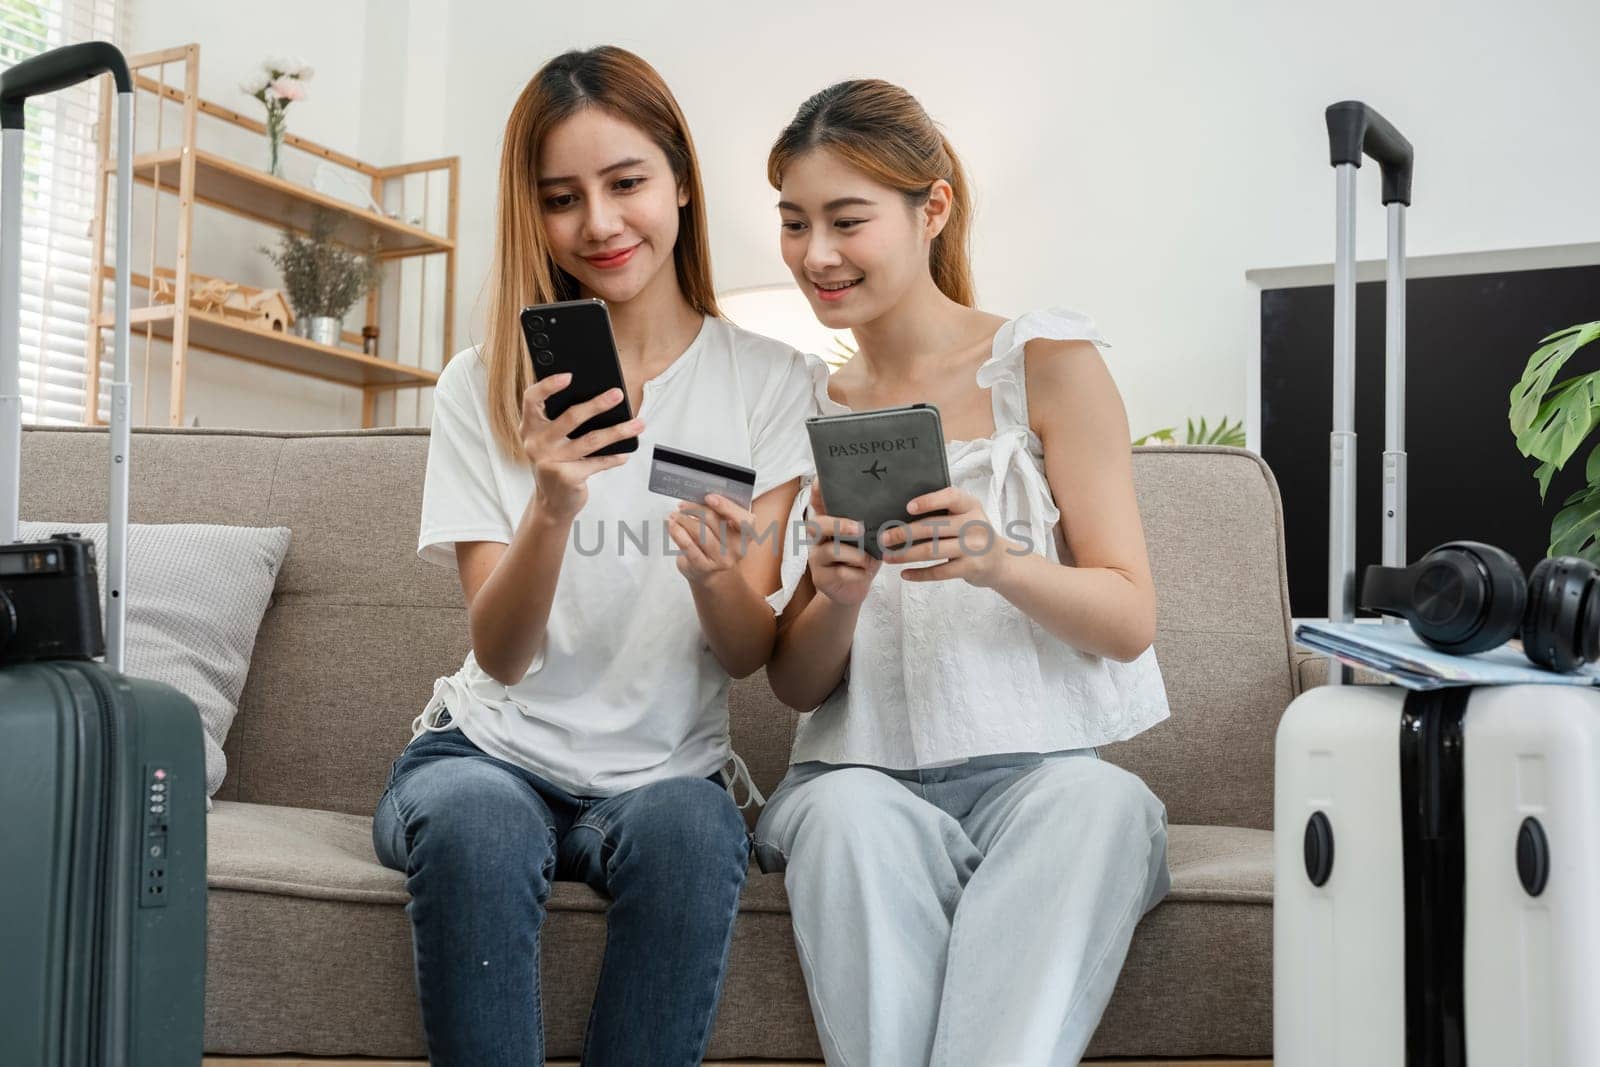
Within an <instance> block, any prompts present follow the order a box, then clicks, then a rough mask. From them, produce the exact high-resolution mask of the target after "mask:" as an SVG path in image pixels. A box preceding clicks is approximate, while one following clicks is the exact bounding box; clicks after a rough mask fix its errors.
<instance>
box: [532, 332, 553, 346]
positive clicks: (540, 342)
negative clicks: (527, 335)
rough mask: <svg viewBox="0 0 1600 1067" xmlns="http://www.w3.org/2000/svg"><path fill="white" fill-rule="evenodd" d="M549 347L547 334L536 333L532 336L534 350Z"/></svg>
mask: <svg viewBox="0 0 1600 1067" xmlns="http://www.w3.org/2000/svg"><path fill="white" fill-rule="evenodd" d="M549 345H550V335H549V334H547V333H536V334H534V335H533V347H535V348H547V347H549Z"/></svg>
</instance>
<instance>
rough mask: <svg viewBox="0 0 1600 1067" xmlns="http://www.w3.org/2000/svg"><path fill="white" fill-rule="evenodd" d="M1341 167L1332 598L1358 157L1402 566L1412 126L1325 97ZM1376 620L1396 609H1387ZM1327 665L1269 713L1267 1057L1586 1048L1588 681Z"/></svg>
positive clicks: (1343, 602) (1593, 767)
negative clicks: (1367, 174)
mask: <svg viewBox="0 0 1600 1067" xmlns="http://www.w3.org/2000/svg"><path fill="white" fill-rule="evenodd" d="M1328 130H1329V140H1330V146H1331V149H1332V156H1333V163H1334V166H1335V167H1336V169H1337V172H1338V215H1339V218H1338V242H1337V245H1338V255H1337V265H1336V270H1335V296H1334V308H1335V318H1334V335H1335V343H1334V426H1333V433H1332V436H1331V448H1330V468H1329V473H1330V490H1329V504H1330V513H1329V534H1330V536H1329V541H1330V552H1329V598H1328V604H1329V615H1330V618H1332V619H1333V620H1335V621H1345V622H1348V621H1350V620H1351V619H1352V618H1353V616H1354V608H1355V558H1354V546H1355V536H1354V517H1353V501H1354V496H1355V434H1354V432H1353V425H1354V419H1353V401H1354V320H1355V304H1354V298H1355V272H1354V266H1355V259H1354V247H1355V222H1354V219H1355V177H1354V176H1355V168H1356V166H1359V163H1360V156H1361V154H1362V153H1363V151H1364V152H1365V154H1367V155H1370V156H1372V157H1373V158H1375V159H1377V160H1378V161H1379V163H1380V164H1381V165H1382V167H1383V170H1384V201H1385V203H1386V204H1387V205H1388V208H1389V269H1388V279H1387V298H1388V301H1387V302H1388V316H1387V331H1386V333H1387V339H1386V357H1387V358H1386V363H1387V374H1386V388H1385V406H1386V412H1387V418H1386V442H1385V450H1384V463H1383V478H1384V487H1383V489H1384V491H1383V503H1384V536H1383V562H1384V564H1385V565H1387V566H1404V564H1405V560H1404V552H1405V451H1404V422H1403V415H1404V408H1403V405H1404V382H1405V374H1404V366H1405V363H1404V361H1405V356H1404V331H1405V325H1404V324H1405V303H1404V299H1405V296H1404V294H1405V290H1404V259H1405V252H1404V208H1405V204H1406V203H1407V202H1409V199H1410V189H1409V187H1410V170H1411V147H1410V145H1409V144H1408V143H1407V142H1406V141H1405V140H1404V138H1402V137H1400V135H1399V134H1398V133H1397V132H1396V131H1395V130H1394V128H1393V127H1392V126H1390V125H1389V124H1388V123H1387V122H1385V121H1384V120H1383V119H1382V117H1381V116H1379V115H1377V113H1376V112H1373V111H1372V110H1371V109H1370V108H1367V107H1366V106H1365V105H1362V104H1359V103H1355V102H1346V103H1343V104H1335V105H1333V106H1332V107H1330V108H1329V109H1328ZM1384 624H1395V625H1404V623H1403V622H1400V621H1398V620H1394V619H1385V620H1384ZM1329 682H1330V684H1329V685H1327V686H1324V687H1318V688H1315V689H1311V690H1308V691H1307V692H1305V693H1304V694H1302V695H1301V696H1300V697H1298V698H1297V699H1296V700H1294V701H1293V702H1292V703H1291V704H1290V705H1289V707H1288V708H1287V709H1286V711H1285V712H1284V715H1283V718H1282V720H1281V721H1280V724H1279V727H1278V734H1277V744H1276V766H1275V775H1276V784H1275V803H1274V822H1273V825H1274V829H1275V846H1274V852H1275V856H1274V860H1275V862H1274V868H1275V884H1274V897H1275V901H1274V915H1273V953H1274V962H1273V1034H1274V1037H1273V1044H1274V1062H1275V1063H1276V1064H1277V1065H1278V1067H1312V1065H1317V1067H1400V1065H1405V1067H1422V1065H1427V1067H1435V1065H1439V1067H1454V1065H1460V1064H1472V1065H1473V1067H1511V1065H1517V1067H1522V1065H1528V1067H1545V1065H1549V1067H1584V1065H1591V1064H1592V1065H1600V981H1597V979H1596V975H1597V973H1600V921H1597V919H1600V915H1597V911H1600V692H1596V691H1595V690H1594V689H1592V688H1588V687H1579V686H1567V685H1515V686H1483V687H1450V688H1445V689H1438V690H1430V691H1411V690H1407V689H1404V688H1401V687H1398V686H1392V685H1386V686H1378V685H1351V684H1348V683H1349V676H1348V673H1347V668H1345V667H1344V666H1343V665H1341V664H1340V663H1338V661H1335V660H1330V663H1329Z"/></svg>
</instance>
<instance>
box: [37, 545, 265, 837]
mask: <svg viewBox="0 0 1600 1067" xmlns="http://www.w3.org/2000/svg"><path fill="white" fill-rule="evenodd" d="M74 532H75V533H79V534H81V535H83V536H84V537H87V538H89V539H90V540H92V541H93V542H94V551H95V562H96V564H97V567H98V568H99V569H100V604H101V609H102V611H103V610H104V605H105V590H106V579H105V571H104V567H105V562H106V526H105V523H103V522H101V523H85V522H24V523H23V524H22V529H21V531H20V533H19V534H18V536H19V537H20V538H21V539H22V540H24V541H42V540H44V539H45V538H47V537H49V536H51V535H52V534H58V533H74ZM288 551H289V529H288V527H285V526H274V527H250V526H203V525H172V526H155V525H152V526H144V525H130V526H129V527H128V576H127V590H126V594H125V595H126V596H127V598H128V623H127V631H126V635H125V636H126V648H125V654H124V662H123V665H122V669H123V672H124V673H126V674H127V675H129V676H130V677H134V678H149V679H152V680H154V681H157V682H164V683H166V684H167V685H170V686H172V687H173V688H174V689H176V690H178V691H179V692H180V693H182V694H184V695H185V696H187V697H188V698H189V699H190V700H193V701H194V702H195V706H196V707H197V708H199V709H200V720H201V722H202V723H203V724H204V725H205V735H206V738H205V746H206V810H207V811H210V810H211V796H212V794H213V793H215V792H216V791H217V789H218V788H219V787H220V786H221V785H222V778H223V775H225V774H226V773H227V770H228V761H227V759H226V757H224V756H223V754H222V743H223V741H225V740H226V739H227V737H228V727H230V726H232V725H233V717H234V715H236V714H237V713H238V711H239V694H240V692H242V691H243V689H244V680H245V676H246V675H247V674H249V672H250V654H251V652H252V651H253V650H254V649H255V644H256V631H257V630H258V629H260V628H261V616H262V615H264V614H266V610H267V605H268V603H270V601H271V599H272V586H273V583H274V582H276V581H277V576H278V568H279V566H281V565H282V563H283V557H284V554H285V553H287V552H288Z"/></svg>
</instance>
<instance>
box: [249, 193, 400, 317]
mask: <svg viewBox="0 0 1600 1067" xmlns="http://www.w3.org/2000/svg"><path fill="white" fill-rule="evenodd" d="M337 226H338V216H337V214H335V213H334V212H330V211H318V212H317V213H316V215H315V216H314V217H313V218H312V222H311V232H310V233H309V234H307V235H304V236H302V235H301V234H297V233H293V232H291V231H289V230H284V231H283V232H282V233H281V234H279V238H278V247H277V248H276V249H271V248H265V247H263V248H262V249H261V251H262V252H263V253H265V254H266V256H267V258H268V259H270V260H272V263H273V265H274V266H276V267H277V268H278V271H279V273H281V274H282V275H283V288H284V292H285V293H286V294H287V295H288V297H289V303H290V304H291V305H293V307H294V313H295V316H296V317H297V318H298V319H302V320H305V321H306V322H308V323H309V326H310V329H309V330H308V332H307V333H306V334H305V336H307V337H309V338H311V340H313V341H317V342H319V343H321V344H325V345H337V344H338V343H339V336H340V329H341V326H342V320H343V319H344V316H345V313H346V312H348V311H349V310H350V308H351V307H352V306H353V305H354V304H355V302H356V301H357V300H359V299H361V298H362V297H363V296H365V295H366V294H367V293H368V292H369V291H371V290H372V289H373V288H374V287H375V286H376V285H377V284H378V281H379V280H380V278H381V277H382V274H381V268H380V267H379V266H378V262H377V260H376V259H375V258H374V256H373V255H372V254H370V253H369V254H368V255H364V256H363V255H359V254H357V253H355V252H352V251H351V250H350V249H348V248H345V247H344V246H343V245H340V244H338V243H337V242H335V241H334V240H333V234H334V231H335V230H336V229H337ZM377 250H378V246H377V244H376V243H374V245H373V247H372V252H373V253H376V252H377Z"/></svg>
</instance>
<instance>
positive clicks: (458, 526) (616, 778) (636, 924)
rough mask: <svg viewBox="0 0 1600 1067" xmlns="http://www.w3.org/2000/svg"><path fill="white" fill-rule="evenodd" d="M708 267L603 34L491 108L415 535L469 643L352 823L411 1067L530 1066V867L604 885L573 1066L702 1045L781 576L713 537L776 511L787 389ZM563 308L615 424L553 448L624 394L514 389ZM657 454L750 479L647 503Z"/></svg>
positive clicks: (797, 438)
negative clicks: (410, 988)
mask: <svg viewBox="0 0 1600 1067" xmlns="http://www.w3.org/2000/svg"><path fill="white" fill-rule="evenodd" d="M709 258H710V256H709V244H708V240H707V236H706V223H705V204H704V194H703V191H702V188H701V182H700V175H699V168H698V164H697V162H696V158H695V153H694V147H693V143H692V141H691V140H690V137H689V131H688V127H687V124H686V123H685V121H684V118H683V115H682V114H681V112H680V111H679V109H678V106H677V104H676V102H675V101H674V100H673V98H672V94H671V93H670V92H669V91H668V89H667V87H666V85H665V84H664V83H663V82H662V81H661V78H660V76H659V75H658V74H657V73H656V72H655V71H654V70H653V69H652V68H651V67H650V66H649V65H648V64H646V63H645V62H644V61H643V60H642V59H640V58H639V57H638V56H635V55H633V54H631V53H629V52H626V51H623V50H621V49H617V48H597V49H593V50H591V51H587V52H569V53H566V54H564V55H561V56H558V57H557V58H556V59H553V60H551V61H550V62H549V63H548V64H546V65H545V66H544V67H543V68H542V69H541V70H540V71H539V72H538V73H537V74H535V75H534V77H533V79H532V80H531V81H530V82H529V83H528V85H527V87H526V88H525V89H524V90H523V91H522V93H521V95H520V96H519V97H518V99H517V101H516V104H515V106H514V107H513V109H512V112H511V116H510V119H509V121H508V122H507V124H506V131H505V138H504V143H503V149H502V157H501V164H500V178H499V212H498V220H497V231H496V235H495V258H494V265H493V273H492V276H491V280H490V287H489V296H490V299H489V302H488V330H487V337H486V339H485V341H484V343H483V344H482V345H481V346H480V347H478V348H475V349H469V350H466V351H463V352H461V353H459V354H458V355H457V356H456V357H455V358H454V359H453V360H451V362H450V364H449V366H447V367H446V368H445V370H444V372H443V374H442V375H441V376H440V379H439V383H438V387H437V390H436V393H435V396H434V417H433V434H432V438H431V441H430V444H429V452H428V469H427V480H426V485H425V489H424V493H423V508H422V523H421V533H420V538H419V543H418V551H419V553H420V554H421V555H422V557H423V558H424V559H427V560H430V561H432V562H435V563H439V564H442V565H445V566H450V567H454V568H456V569H457V570H458V571H459V574H460V579H461V586H462V592H463V595H464V598H465V601H466V605H467V618H466V621H467V624H468V627H469V630H470V635H471V651H470V652H469V653H468V655H467V657H466V661H465V663H464V664H463V665H462V667H461V669H460V670H459V671H458V672H456V673H455V674H454V675H452V676H450V677H447V678H441V679H439V681H438V684H437V686H436V688H435V692H434V698H433V700H432V701H430V702H429V703H428V706H427V707H426V708H425V709H424V710H423V713H422V714H421V715H419V716H418V717H417V721H416V722H415V723H413V739H412V741H411V742H410V743H409V744H408V745H407V746H406V748H405V751H404V752H402V753H401V755H400V756H399V758H398V759H396V760H395V762H394V765H393V767H392V768H391V770H390V775H389V783H388V787H387V789H386V791H385V793H384V795H383V797H382V799H381V800H380V801H379V804H378V809H377V813H376V817H375V819H374V822H373V844H374V847H375V849H376V851H377V854H378V856H379V858H380V859H381V860H382V862H384V863H385V864H386V865H388V866H390V867H393V868H395V869H397V870H403V871H405V872H406V886H407V888H408V889H409V890H410V893H411V902H410V903H409V904H408V905H407V913H408V914H409V915H410V918H411V923H412V933H413V946H414V950H415V955H416V981H417V992H418V996H419V998H420V1001H421V1007H422V1019H423V1025H424V1029H425V1031H426V1035H427V1040H428V1049H429V1055H430V1057H431V1059H432V1062H433V1063H435V1064H460V1065H470V1067H490V1065H499V1064H505V1065H512V1064H515V1065H517V1067H526V1065H527V1064H529V1063H538V1062H543V1056H544V1034H543V1025H542V1018H541V1016H540V972H539V935H540V928H541V924H542V922H543V919H544V913H545V903H546V901H547V899H548V896H549V893H550V883H551V881H552V880H553V879H570V880H577V881H583V882H587V883H588V884H589V885H590V886H592V887H593V888H594V889H595V890H597V891H598V892H600V893H601V894H603V895H604V896H606V897H609V898H610V900H611V905H610V909H609V911H608V912H607V918H606V930H607V937H606V948H605V957H604V961H603V964H602V967H601V972H600V980H599V988H598V990H597V991H596V994H595V999H594V1005H593V1009H592V1012H591V1016H590V1021H589V1028H588V1033H587V1037H586V1039H585V1044H584V1049H583V1061H584V1063H586V1064H591V1065H593V1064H626V1065H636V1064H642V1063H651V1064H698V1063H700V1062H701V1059H702V1057H703V1056H704V1054H705V1050H706V1046H707V1043H708V1042H709V1040H710V1034H711V1026H712V1022H713V1020H714V1018H715V1010H716V1004H717V999H718V996H719V993H720V990H721V986H722V979H723V973H724V969H725V967H726V964H727V957H728V949H729V944H730V938H731V931H732V927H733V921H734V916H735V915H736V914H737V911H738V902H739V893H740V889H741V886H742V885H743V882H744V877H745V871H746V869H747V865H748V857H749V845H748V838H747V835H746V832H745V827H744V823H743V820H742V818H741V816H740V812H739V808H738V807H737V806H736V804H735V802H734V800H733V799H731V795H730V794H731V792H732V791H733V788H734V784H735V780H736V779H743V781H744V784H745V786H746V788H750V783H749V778H748V774H746V773H744V771H743V764H742V762H741V761H739V759H738V757H737V756H735V755H734V754H733V752H732V748H731V745H730V743H729V737H728V707H727V693H728V685H729V679H730V677H732V676H743V675H746V674H749V673H751V672H752V671H754V670H756V669H757V668H759V667H760V666H761V665H762V664H763V663H765V662H766V660H767V657H768V654H769V652H770V649H771V645H772V641H773V637H774V632H775V619H774V612H773V608H772V607H771V606H770V605H769V603H768V601H767V599H766V598H767V596H768V595H770V594H773V593H774V592H775V591H776V590H777V589H778V582H779V564H778V557H777V554H776V552H775V551H771V550H763V549H762V548H761V547H759V546H756V547H752V548H750V550H749V551H745V547H746V545H745V542H744V540H743V539H742V538H740V537H738V536H729V533H730V531H737V530H738V528H739V527H740V526H741V525H742V524H747V523H748V524H756V525H761V524H775V523H778V522H781V521H783V519H784V518H785V517H786V516H787V515H788V513H789V510H790V506H791V502H792V501H793V499H794V496H795V492H796V489H797V487H798V484H799V483H798V477H799V475H800V474H801V473H802V472H803V471H804V470H805V468H806V466H807V465H808V462H809V452H808V448H807V444H806V440H805V436H804V432H803V428H802V426H801V423H800V416H801V415H802V414H803V410H802V409H803V408H805V407H806V405H807V404H808V402H809V401H808V395H809V380H808V377H807V374H806V368H805V364H804V362H803V361H802V360H801V359H800V357H799V356H797V355H796V353H794V352H793V351H792V350H791V349H789V348H787V347H786V346H783V345H780V344H778V343H777V342H775V341H771V340H768V339H766V338H763V337H759V336H756V335H754V334H751V333H748V332H746V331H744V330H741V329H739V328H738V327H735V326H734V325H732V324H731V323H729V322H727V321H725V320H723V319H721V318H720V317H718V313H717V307H716V302H715V299H714V297H713V293H712V286H711V268H710V263H709ZM580 297H597V298H600V299H602V300H604V301H605V302H606V304H607V305H608V307H609V308H610V313H611V317H612V322H613V325H614V331H615V335H616V340H617V346H618V352H619V356H620V359H621V363H622V368H623V372H624V379H625V381H626V385H627V392H628V398H627V399H628V400H629V402H630V404H631V410H632V411H633V412H634V413H636V417H635V418H634V419H633V420H632V421H630V422H627V423H624V424H622V425H620V426H617V427H615V428H611V429H605V430H597V431H594V432H592V433H588V434H586V435H584V436H581V437H578V438H577V439H576V440H570V439H569V438H568V434H569V433H570V432H572V431H573V430H574V429H575V428H576V427H577V426H579V425H580V424H581V423H583V422H584V421H585V420H586V419H588V418H590V417H592V416H593V415H595V414H597V413H599V412H601V411H603V410H606V409H609V408H610V407H612V406H613V405H615V404H616V403H618V402H619V401H620V399H621V396H620V394H618V393H617V392H616V391H615V390H613V392H612V393H611V394H607V395H604V396H601V397H598V398H596V399H594V400H592V401H589V402H587V403H582V404H578V405H576V406H575V407H573V408H572V409H571V410H570V411H568V412H567V413H566V414H564V415H562V416H560V417H558V418H556V419H554V420H551V419H548V418H546V417H545V408H544V402H545V401H546V400H547V399H549V398H550V397H551V396H553V395H555V394H557V393H558V392H559V391H560V390H561V389H562V388H564V387H565V386H566V385H567V384H568V381H567V380H566V379H565V378H563V377H560V376H558V377H554V378H550V379H547V380H546V381H544V382H538V383H534V382H533V380H532V374H531V367H530V361H529V357H528V353H527V351H526V349H525V347H524V342H523V338H522V336H521V332H520V327H519V319H518V315H519V312H520V311H521V309H522V308H523V307H524V306H527V305H531V304H539V303H548V302H553V301H559V300H569V299H574V298H580ZM599 355H600V354H599V353H596V356H597V357H598V356H599ZM631 436H636V437H638V438H639V445H640V447H639V449H638V451H636V452H633V453H623V454H619V455H614V456H599V457H594V458H588V457H590V456H591V454H592V453H594V452H595V451H596V450H597V449H600V448H603V447H604V446H606V445H608V444H611V443H613V442H616V441H619V440H621V439H623V438H625V437H631ZM656 443H660V444H664V445H670V446H674V447H677V448H680V449H685V450H688V451H691V452H696V453H699V454H702V455H707V456H710V457H713V458H717V459H721V460H725V461H728V462H732V463H737V464H741V465H745V466H750V467H754V468H755V469H756V472H757V475H756V477H757V481H756V486H755V494H756V496H755V502H754V505H753V508H752V509H751V510H749V511H746V510H744V509H742V508H740V507H739V506H737V505H736V504H734V503H733V502H731V501H728V500H725V499H722V498H719V497H711V498H709V499H708V500H707V501H706V506H705V507H695V508H690V507H685V506H679V507H678V508H676V509H673V508H672V506H671V501H669V500H667V499H666V498H664V497H661V496H657V495H653V494H651V493H650V492H649V489H648V476H649V460H650V453H651V447H652V446H653V445H654V444H656ZM770 547H771V546H769V548H770ZM730 764H731V765H732V768H733V770H732V772H731V773H730V772H729V771H727V770H726V768H727V767H728V766H729V765H730Z"/></svg>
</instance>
